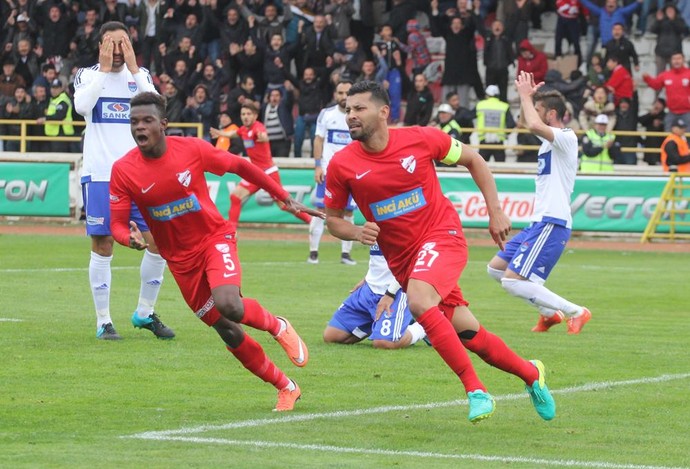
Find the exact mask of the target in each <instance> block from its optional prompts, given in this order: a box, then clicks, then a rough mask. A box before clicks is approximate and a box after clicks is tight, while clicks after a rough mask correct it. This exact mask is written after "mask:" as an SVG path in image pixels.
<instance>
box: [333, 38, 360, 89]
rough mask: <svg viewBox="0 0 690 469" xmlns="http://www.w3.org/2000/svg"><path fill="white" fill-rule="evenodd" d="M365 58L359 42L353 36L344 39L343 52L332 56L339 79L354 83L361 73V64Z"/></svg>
mask: <svg viewBox="0 0 690 469" xmlns="http://www.w3.org/2000/svg"><path fill="white" fill-rule="evenodd" d="M366 58H367V56H366V54H365V53H364V51H363V50H362V49H361V48H360V47H359V42H358V41H357V39H356V38H355V37H354V36H348V37H347V38H345V52H344V53H340V52H336V53H334V54H333V62H334V63H335V66H337V67H340V79H341V80H347V81H355V79H356V78H357V77H358V76H359V75H360V74H361V73H362V64H363V63H364V60H365V59H366Z"/></svg>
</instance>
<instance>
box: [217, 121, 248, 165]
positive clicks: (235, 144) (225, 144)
mask: <svg viewBox="0 0 690 469" xmlns="http://www.w3.org/2000/svg"><path fill="white" fill-rule="evenodd" d="M218 127H219V130H220V131H221V132H223V133H225V134H229V135H233V133H234V135H233V137H225V136H223V135H220V134H218V135H217V137H216V142H215V146H216V148H220V149H221V150H226V151H229V152H230V153H232V154H235V155H241V154H242V153H244V151H245V150H244V145H243V144H242V138H241V137H240V136H239V135H237V131H238V130H239V129H240V128H239V127H238V126H237V124H235V123H234V122H232V120H230V115H229V114H228V113H227V112H221V113H220V114H219V115H218ZM214 130H215V129H213V128H211V136H212V137H213V136H214V135H215V134H216V133H215V132H214Z"/></svg>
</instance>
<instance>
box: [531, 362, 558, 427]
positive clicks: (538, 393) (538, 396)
mask: <svg viewBox="0 0 690 469" xmlns="http://www.w3.org/2000/svg"><path fill="white" fill-rule="evenodd" d="M530 363H532V365H534V366H536V367H537V370H539V379H538V380H536V381H535V382H534V383H532V386H525V389H526V390H527V392H528V393H529V397H530V399H531V400H532V405H533V406H534V409H535V410H536V411H537V413H538V414H539V417H541V418H543V419H544V420H552V419H553V418H554V417H555V416H556V402H555V401H554V400H553V397H552V396H551V392H549V388H548V387H547V386H546V368H545V367H544V364H543V363H542V362H541V361H540V360H530Z"/></svg>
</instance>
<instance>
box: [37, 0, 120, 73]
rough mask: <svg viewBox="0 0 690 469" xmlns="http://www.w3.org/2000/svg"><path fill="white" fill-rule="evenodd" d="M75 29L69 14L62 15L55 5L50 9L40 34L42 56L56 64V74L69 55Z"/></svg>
mask: <svg viewBox="0 0 690 469" xmlns="http://www.w3.org/2000/svg"><path fill="white" fill-rule="evenodd" d="M109 1H110V0H109ZM101 24H102V23H101ZM76 29H77V22H76V21H75V20H74V18H72V17H71V16H69V14H63V13H62V9H61V8H60V7H59V6H57V5H53V6H51V7H50V9H49V10H48V21H46V22H45V24H44V25H43V32H42V33H41V38H42V39H43V42H42V44H43V56H44V58H45V60H48V61H52V62H54V63H55V64H56V65H55V68H56V69H57V71H58V73H60V67H59V64H61V63H62V59H63V58H64V57H67V55H68V54H69V47H70V41H71V40H72V38H73V37H74V34H75V32H76Z"/></svg>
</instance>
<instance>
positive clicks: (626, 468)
mask: <svg viewBox="0 0 690 469" xmlns="http://www.w3.org/2000/svg"><path fill="white" fill-rule="evenodd" d="M158 440H164V441H183V442H189V443H201V444H220V445H230V446H251V447H254V448H281V449H293V450H302V451H320V452H324V453H330V454H333V453H341V454H367V455H372V454H373V455H381V456H393V457H403V456H404V457H415V458H426V459H449V460H454V459H455V460H464V461H481V462H500V463H518V464H530V465H533V466H534V467H537V466H556V467H584V468H595V469H688V468H685V467H678V466H648V465H640V464H617V463H610V462H604V461H576V460H572V459H542V458H525V457H520V456H487V455H484V454H445V453H430V452H426V451H396V450H388V449H369V448H349V447H342V446H330V445H314V444H311V445H309V444H295V443H281V442H273V441H243V440H228V439H224V438H199V437H189V436H188V437H182V436H171V437H164V438H158Z"/></svg>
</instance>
